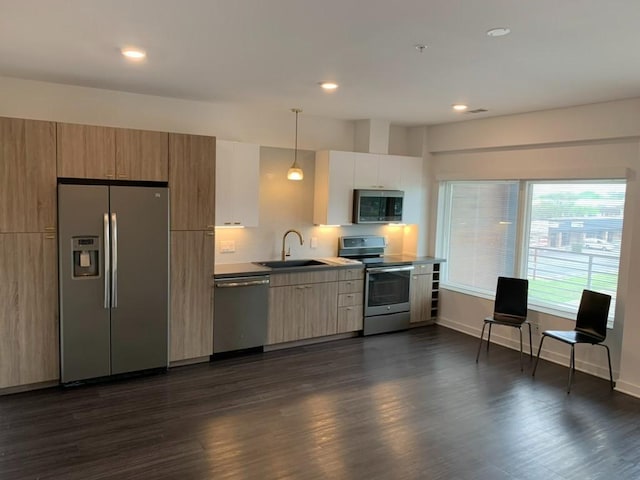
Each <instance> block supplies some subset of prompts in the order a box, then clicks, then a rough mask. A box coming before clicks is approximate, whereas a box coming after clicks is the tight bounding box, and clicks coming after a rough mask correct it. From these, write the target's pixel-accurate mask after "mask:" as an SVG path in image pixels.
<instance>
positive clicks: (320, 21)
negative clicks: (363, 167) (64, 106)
mask: <svg viewBox="0 0 640 480" xmlns="http://www.w3.org/2000/svg"><path fill="white" fill-rule="evenodd" d="M502 26H506V27H509V28H511V30H512V33H511V35H509V36H506V37H501V38H490V37H488V36H487V35H486V34H485V32H486V31H487V30H489V29H490V28H493V27H502ZM420 43H425V44H427V45H428V46H429V48H428V49H426V50H425V51H424V52H423V53H419V52H418V51H417V50H416V49H415V48H414V45H415V44H420ZM126 45H135V46H140V47H142V48H144V49H145V50H147V52H148V58H147V60H145V61H144V62H143V63H139V64H132V63H130V62H127V61H125V60H124V59H123V58H122V57H121V56H120V54H119V49H120V47H122V46H126ZM639 47H640V0H395V1H394V0H324V1H319V0H313V1H312V0H262V1H260V0H127V1H124V0H65V1H61V0H58V1H52V0H0V75H3V76H13V77H20V78H28V79H36V80H44V81H51V82H59V83H66V84H73V85H84V86H91V87H99V88H106V89H112V90H123V91H128V92H136V93H146V94H153V95H161V96H169V97H177V98H185V99H195V100H204V101H214V102H239V103H243V104H248V105H256V106H260V107H261V108H269V109H275V110H287V111H288V109H290V108H292V107H301V108H303V109H304V112H305V114H310V115H318V116H325V117H332V118H340V119H353V120H355V119H366V118H372V119H384V120H389V121H391V122H392V123H395V124H402V125H424V124H435V123H443V122H449V121H456V120H461V119H470V118H478V117H481V116H490V115H504V114H509V113H517V112H526V111H532V110H541V109H547V108H553V107H559V106H569V105H578V104H585V103H594V102H600V101H606V100H614V99H621V98H628V97H636V96H640V48H639ZM322 80H334V81H336V82H338V83H339V84H340V88H339V89H338V91H336V92H335V93H332V94H327V93H325V92H323V91H321V89H320V88H319V87H318V82H320V81H322ZM458 102H463V103H468V104H469V107H470V108H471V109H475V108H486V109H488V110H489V112H488V113H483V114H475V115H474V114H459V113H454V112H452V111H451V104H453V103H458Z"/></svg>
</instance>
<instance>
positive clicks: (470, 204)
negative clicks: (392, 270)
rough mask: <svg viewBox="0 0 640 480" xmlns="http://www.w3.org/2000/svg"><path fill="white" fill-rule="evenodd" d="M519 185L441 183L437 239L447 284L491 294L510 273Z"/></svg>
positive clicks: (512, 263)
mask: <svg viewBox="0 0 640 480" xmlns="http://www.w3.org/2000/svg"><path fill="white" fill-rule="evenodd" d="M518 190H519V183H518V182H445V183H444V184H443V188H442V190H441V193H442V198H443V200H444V216H443V217H442V219H441V220H442V228H439V230H440V231H441V233H442V236H441V242H440V244H441V247H442V248H441V249H439V250H440V251H441V252H442V253H441V254H442V256H443V257H444V258H446V259H447V262H446V264H445V265H444V267H445V270H446V282H447V283H449V284H451V285H456V286H458V287H462V288H468V289H471V290H478V291H482V292H485V293H488V294H491V293H493V292H494V290H495V283H496V278H497V277H498V276H499V275H505V276H513V275H514V274H515V252H516V233H517V230H516V229H517V221H516V220H517V218H516V217H517V212H518Z"/></svg>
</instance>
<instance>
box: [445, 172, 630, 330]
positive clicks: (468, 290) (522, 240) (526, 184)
mask: <svg viewBox="0 0 640 480" xmlns="http://www.w3.org/2000/svg"><path fill="white" fill-rule="evenodd" d="M475 182H494V183H513V182H518V183H519V190H518V209H517V214H516V222H517V223H518V225H517V228H516V239H515V243H516V247H515V256H514V272H515V275H516V276H517V277H521V278H526V274H527V272H528V253H527V251H528V249H529V239H530V233H531V214H532V206H533V185H534V184H553V183H557V184H567V183H576V184H586V183H594V184H602V183H620V184H624V185H625V210H626V207H627V196H626V193H627V192H628V189H627V187H628V179H627V178H626V177H619V176H617V177H615V178H553V179H544V178H536V179H517V180H516V179H511V180H508V179H482V178H477V179H460V180H456V179H441V180H440V181H439V182H438V183H439V188H438V205H437V212H436V238H435V251H436V255H437V256H439V257H442V258H445V259H446V258H447V256H446V255H445V253H446V254H448V253H449V249H448V244H449V233H450V226H451V223H450V222H451V216H450V215H448V214H447V213H448V212H449V211H450V207H451V200H450V198H445V197H447V193H448V188H447V185H450V184H454V183H475ZM449 194H450V191H449ZM445 214H447V215H445ZM624 220H625V218H624V214H623V230H622V237H623V238H624V236H625V234H624ZM448 274H449V272H448V268H447V267H446V266H443V268H442V272H441V278H440V288H444V289H446V290H451V291H454V292H458V293H462V294H466V295H472V296H476V297H480V298H485V299H487V300H494V299H495V286H494V287H493V289H492V290H484V289H478V288H474V287H472V286H465V285H460V284H456V283H451V282H450V281H449V278H448ZM619 274H620V264H618V275H619ZM523 275H525V276H523ZM619 287H620V282H619V280H618V285H617V286H616V297H617V293H618V290H619ZM488 292H490V293H488ZM528 308H529V310H532V311H536V312H541V313H545V314H549V315H553V316H556V317H560V318H566V319H568V320H572V321H575V318H576V311H577V309H576V310H572V309H569V308H566V307H563V306H562V305H560V304H557V305H550V304H545V303H535V302H534V303H532V302H531V300H529V305H528ZM614 320H615V311H613V310H612V311H610V312H609V324H608V326H607V328H609V329H611V328H613V322H614Z"/></svg>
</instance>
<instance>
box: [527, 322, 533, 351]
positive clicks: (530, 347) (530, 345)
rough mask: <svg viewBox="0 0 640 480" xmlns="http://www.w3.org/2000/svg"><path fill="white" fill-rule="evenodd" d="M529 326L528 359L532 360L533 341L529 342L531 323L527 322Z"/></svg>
mask: <svg viewBox="0 0 640 480" xmlns="http://www.w3.org/2000/svg"><path fill="white" fill-rule="evenodd" d="M527 325H528V326H529V360H533V343H532V342H531V324H530V323H527Z"/></svg>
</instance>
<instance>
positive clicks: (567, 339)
mask: <svg viewBox="0 0 640 480" xmlns="http://www.w3.org/2000/svg"><path fill="white" fill-rule="evenodd" d="M610 304H611V296H610V295H607V294H604V293H599V292H593V291H591V290H583V292H582V298H581V299H580V306H579V307H578V315H577V318H576V326H575V328H574V329H573V330H545V331H544V332H542V336H541V338H540V346H539V347H538V355H537V356H536V363H535V365H534V367H533V373H532V374H531V376H532V377H535V375H536V369H537V368H538V362H539V361H540V352H541V351H542V343H543V342H544V339H545V338H547V337H549V338H553V339H555V340H558V341H560V342H563V343H567V344H569V345H571V355H570V356H569V381H568V382H567V394H569V393H571V382H572V380H573V375H574V374H575V371H576V351H575V346H576V344H578V343H588V344H590V345H599V346H601V347H604V348H605V349H606V350H607V362H608V364H609V385H610V386H611V390H613V389H614V388H615V386H616V384H615V382H614V381H613V371H612V369H611V352H610V351H609V347H608V346H607V345H605V344H604V343H602V342H604V341H605V339H606V337H607V317H608V315H609V305H610ZM571 334H573V337H572V335H571Z"/></svg>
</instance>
